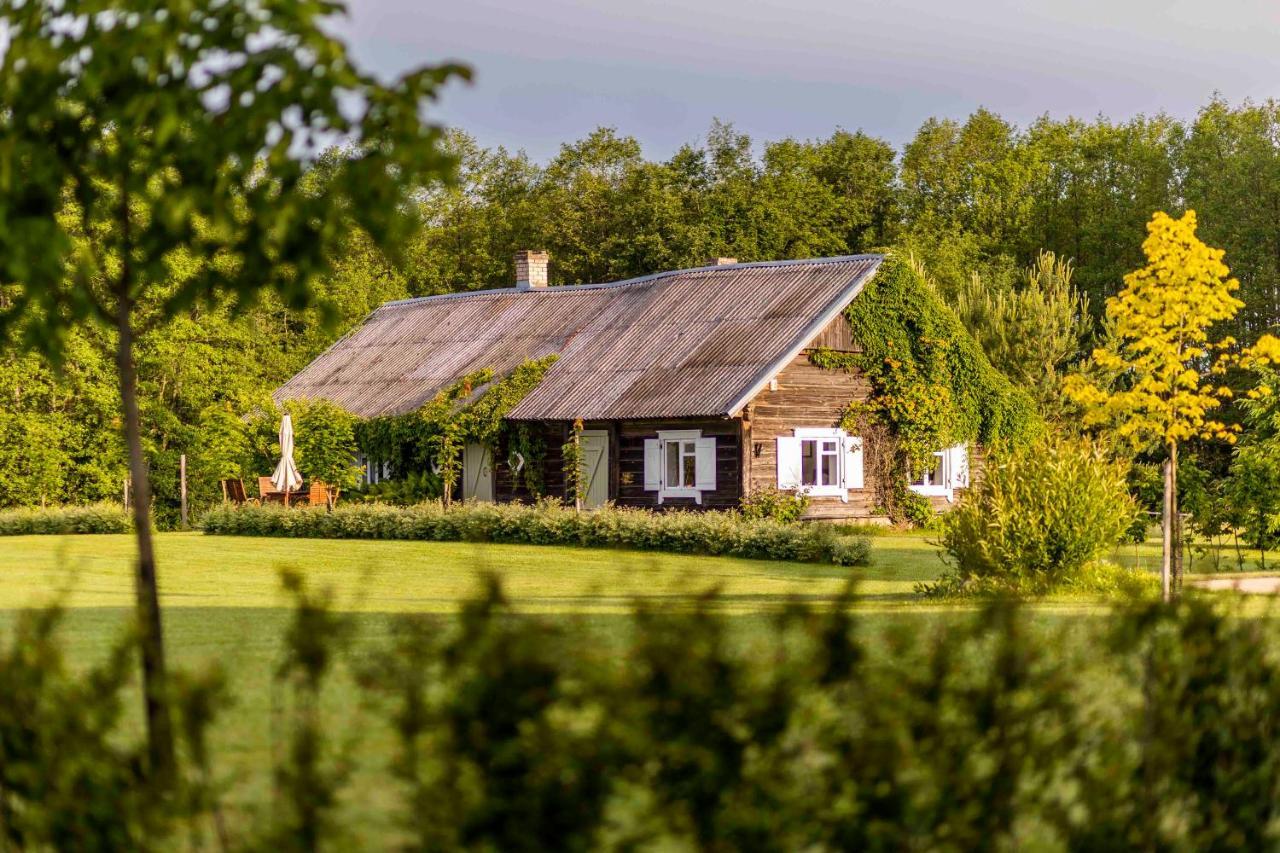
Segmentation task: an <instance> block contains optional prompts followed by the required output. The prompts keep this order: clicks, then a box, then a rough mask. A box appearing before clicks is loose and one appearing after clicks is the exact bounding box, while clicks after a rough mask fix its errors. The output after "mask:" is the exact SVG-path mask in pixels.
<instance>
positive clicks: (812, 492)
mask: <svg viewBox="0 0 1280 853" xmlns="http://www.w3.org/2000/svg"><path fill="white" fill-rule="evenodd" d="M796 494H798V495H808V496H809V497H811V498H840V499H842V500H848V499H849V490H848V489H842V488H840V487H839V486H801V487H800V488H798V489H796Z"/></svg>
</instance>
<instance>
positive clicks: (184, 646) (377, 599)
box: [0, 533, 1158, 846]
mask: <svg viewBox="0 0 1280 853" xmlns="http://www.w3.org/2000/svg"><path fill="white" fill-rule="evenodd" d="M132 555H133V542H132V539H131V538H130V537H128V536H79V537H12V538H6V539H0V571H2V572H3V574H2V577H3V584H0V633H4V634H7V629H8V628H9V627H10V626H11V625H12V624H13V621H14V619H15V617H16V615H17V612H18V611H19V610H21V609H23V608H29V607H36V606H41V605H45V604H49V603H53V602H58V603H60V604H62V605H63V606H64V607H65V608H66V610H67V613H66V616H65V621H64V625H63V634H64V637H65V639H66V643H67V649H68V651H69V654H70V657H71V660H72V662H73V664H74V665H85V664H87V663H88V662H90V661H93V660H95V659H98V658H100V657H101V656H102V655H103V654H105V652H106V651H107V650H108V649H109V648H110V647H111V646H112V644H113V643H114V642H116V641H117V640H118V638H119V637H120V636H121V634H122V632H124V631H125V629H126V627H127V625H128V623H129V618H130V615H131V607H132V603H133V586H132V576H131V559H132ZM1115 556H1116V557H1117V558H1119V559H1122V560H1124V561H1126V562H1134V561H1136V562H1137V563H1139V564H1141V565H1143V566H1144V567H1146V568H1152V567H1154V566H1156V565H1157V564H1158V551H1157V550H1156V546H1155V543H1149V544H1147V545H1144V546H1141V547H1139V548H1137V549H1133V548H1126V549H1122V550H1121V551H1119V552H1117V554H1116V555H1115ZM158 557H159V565H160V579H161V590H162V599H163V605H164V616H165V625H166V631H167V639H168V644H169V655H170V663H171V665H172V666H174V667H176V668H180V669H186V670H194V671H198V670H201V669H203V668H206V667H209V666H214V665H216V666H220V667H222V668H223V669H224V670H225V672H226V673H227V675H228V677H229V689H230V693H231V696H232V698H233V704H232V705H231V707H230V708H228V709H227V710H226V711H225V712H224V713H223V715H222V717H221V719H220V720H219V722H218V723H217V725H216V727H215V730H214V738H213V743H214V746H215V750H214V754H215V755H216V756H217V768H218V771H219V773H220V775H221V776H222V777H223V778H224V780H225V781H226V782H227V784H228V791H229V793H228V796H227V801H228V802H229V803H230V804H231V805H232V806H233V807H235V808H248V809H252V808H269V807H270V806H269V803H270V795H269V791H270V772H269V768H270V767H271V760H272V756H273V755H275V754H278V753H279V750H280V748H281V733H280V725H279V719H280V717H279V710H280V705H281V701H282V695H281V691H280V689H279V688H278V686H276V685H275V682H274V680H273V674H274V672H275V670H276V668H277V666H278V665H279V662H280V660H281V639H282V637H283V635H284V632H285V628H286V626H287V624H288V621H289V618H290V603H289V600H288V599H287V597H286V595H285V593H284V592H283V590H282V586H281V582H280V573H281V571H282V570H283V569H284V568H286V567H288V568H293V569H297V570H299V571H301V572H302V574H303V575H304V576H305V577H306V578H307V580H308V582H309V583H310V584H311V585H313V586H314V587H317V588H324V589H328V590H331V591H332V595H333V603H334V606H335V607H336V608H337V609H338V610H341V611H343V612H345V613H347V614H349V615H350V618H351V620H352V622H353V624H354V631H353V633H352V635H351V636H352V639H351V640H350V642H349V643H348V644H347V646H346V648H345V651H346V653H347V654H346V656H345V657H346V660H345V662H344V665H343V667H340V668H339V671H338V673H337V674H336V676H335V678H334V679H333V681H332V683H331V684H330V685H329V687H328V689H327V690H326V693H325V701H324V705H325V707H324V710H325V714H326V717H327V718H328V719H330V720H331V721H332V722H333V723H334V724H335V725H334V727H333V731H334V732H335V733H338V734H339V736H340V737H341V738H343V739H347V738H351V739H352V740H350V742H349V745H350V746H351V747H352V755H354V756H355V757H356V768H357V772H356V775H355V777H354V778H353V780H352V785H351V786H350V788H349V790H348V793H347V796H346V799H345V804H344V808H345V814H346V815H347V817H348V818H349V820H350V821H352V823H353V825H358V826H361V827H364V828H365V830H367V833H365V832H362V834H363V835H365V837H366V838H373V839H378V838H383V837H387V834H388V833H390V832H391V828H390V821H391V820H392V817H391V815H392V814H393V808H392V795H391V792H390V791H389V790H388V788H387V786H386V784H385V780H386V776H385V773H383V772H382V771H383V770H384V768H385V767H386V763H387V761H388V760H389V758H390V757H391V755H392V753H393V750H394V746H393V740H392V738H391V736H390V734H389V732H388V731H387V730H386V729H385V727H384V726H383V725H382V724H381V722H380V720H379V718H378V716H377V715H376V714H375V713H374V712H373V711H372V710H371V708H370V707H369V705H368V703H367V702H366V701H365V698H364V697H362V696H361V695H360V693H359V691H358V690H357V689H356V687H355V686H354V683H353V682H352V680H351V678H350V676H349V672H348V671H347V670H346V664H349V663H351V662H353V661H356V660H358V659H359V658H360V657H361V655H362V651H361V650H362V648H366V647H367V645H368V644H381V643H383V642H385V641H387V640H388V639H390V637H391V634H392V632H393V630H394V626H395V620H396V618H397V616H400V615H404V614H414V613H425V614H435V615H438V616H440V617H441V618H442V619H444V618H447V616H448V615H449V614H453V613H456V612H457V610H458V608H459V606H460V605H461V604H462V603H463V602H464V601H466V600H467V599H468V598H470V597H472V596H474V595H475V594H476V593H477V591H478V590H479V589H480V588H481V579H482V576H483V574H484V573H486V572H492V573H494V574H496V575H498V576H499V577H500V578H501V580H502V583H503V586H504V589H505V591H506V593H507V595H508V596H509V598H510V600H511V602H512V606H513V608H514V609H515V610H516V611H517V612H519V613H522V614H530V615H538V616H544V617H550V618H554V619H556V620H559V621H565V622H570V623H573V627H574V630H582V631H583V632H584V638H586V637H591V638H592V640H593V641H594V640H602V641H603V642H609V638H610V637H618V636H622V635H624V634H625V632H626V631H627V630H628V625H629V620H628V615H627V614H628V613H629V612H630V611H631V609H632V608H633V607H634V605H635V604H636V602H645V603H646V604H648V605H651V606H656V607H662V608H666V607H671V608H680V607H687V606H690V605H692V603H693V602H694V601H695V599H697V598H698V597H699V596H701V595H703V594H704V593H706V592H708V591H710V590H715V591H716V592H717V593H718V598H717V606H718V607H719V608H721V609H722V610H723V612H725V614H726V615H729V616H731V617H732V618H733V623H734V627H735V629H740V630H738V631H737V632H736V633H738V634H740V635H741V638H742V641H743V642H745V643H750V642H751V641H752V638H753V636H754V635H756V634H758V633H762V632H757V631H755V630H753V627H755V626H762V625H763V624H764V620H767V619H769V618H770V617H769V615H770V614H771V613H773V612H776V611H777V610H778V609H779V608H780V607H781V606H783V605H784V604H785V603H787V602H788V601H792V600H796V599H798V600H802V601H805V602H808V603H810V604H815V605H818V606H822V605H824V604H828V603H830V602H832V601H834V600H835V599H836V597H837V596H839V595H840V593H841V591H842V590H843V589H844V588H845V586H846V584H847V583H848V581H849V579H850V577H853V578H855V579H856V580H857V581H858V593H859V596H860V598H859V600H858V609H859V610H860V611H862V614H863V617H862V622H861V624H862V625H863V626H864V627H865V628H866V629H868V630H882V629H883V630H889V629H895V628H901V627H903V626H904V624H906V625H910V626H911V627H912V628H913V629H914V628H916V627H918V629H919V630H920V631H925V630H927V629H928V627H929V626H930V625H931V624H937V623H938V622H939V621H946V620H949V619H953V618H955V617H956V613H957V611H965V610H969V609H971V605H955V604H938V603H932V602H928V601H921V600H920V599H919V598H917V597H916V596H915V595H914V592H913V591H914V588H915V586H916V584H917V583H919V582H921V581H927V580H930V579H932V578H934V577H936V576H937V575H938V574H939V573H940V572H941V571H942V569H943V564H942V562H941V560H940V558H939V556H938V552H937V549H936V548H935V546H933V545H932V544H931V543H930V541H929V537H928V536H927V535H920V534H888V535H883V536H877V537H875V538H874V539H873V556H872V560H873V562H872V565H871V566H869V567H859V568H855V569H852V570H850V569H843V568H839V567H835V566H825V565H814V564H803V563H780V562H769V561H754V560H739V559H731V558H707V557H691V556H675V555H667V554H653V553H637V552H625V551H610V550H590V549H579V548H558V547H543V546H516V545H476V544H468V543H424V542H374V541H367V542H362V541H328V540H298V539H256V538H241V537H212V536H204V535H202V534H198V533H165V534H160V535H159V537H158ZM1102 613H1104V609H1103V607H1102V606H1100V605H1099V604H1098V603H1096V602H1091V601H1087V600H1079V599H1077V600H1057V601H1049V602H1044V603H1042V604H1039V605H1036V614H1037V619H1038V620H1041V621H1043V622H1045V623H1046V624H1049V625H1054V626H1062V625H1063V624H1067V625H1069V626H1070V629H1071V630H1072V631H1081V632H1084V633H1085V634H1086V635H1089V634H1091V633H1092V632H1093V630H1094V626H1095V625H1096V624H1097V623H1098V620H1097V619H1096V618H1095V617H1097V616H1100V615H1101V614H1102ZM1064 620H1065V623H1064ZM1088 645H1089V644H1088V643H1082V644H1081V647H1087V646H1088ZM139 705H140V700H139V701H136V702H133V703H132V706H131V707H132V710H134V711H136V710H137V708H138V706H139ZM137 723H138V720H137V719H136V715H135V718H134V719H132V720H131V725H133V726H135V727H136V726H137ZM372 773H381V775H380V776H378V777H377V778H378V779H380V780H381V781H380V782H378V783H368V784H362V783H361V781H360V780H361V778H363V777H364V774H372ZM367 778H374V777H372V776H370V777H367ZM376 846H380V845H376Z"/></svg>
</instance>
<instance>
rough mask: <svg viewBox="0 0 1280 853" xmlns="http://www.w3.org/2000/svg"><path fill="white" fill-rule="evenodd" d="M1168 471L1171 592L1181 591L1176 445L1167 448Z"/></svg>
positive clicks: (1179, 592)
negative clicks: (1170, 512) (1171, 523)
mask: <svg viewBox="0 0 1280 853" xmlns="http://www.w3.org/2000/svg"><path fill="white" fill-rule="evenodd" d="M1169 471H1170V473H1171V474H1172V478H1171V479H1172V481H1173V482H1172V485H1171V486H1170V489H1169V503H1170V510H1171V511H1172V515H1171V517H1172V519H1173V583H1172V586H1173V594H1174V595H1179V594H1181V592H1182V514H1181V513H1180V512H1179V511H1178V446H1177V445H1176V444H1175V445H1173V446H1172V447H1170V448H1169Z"/></svg>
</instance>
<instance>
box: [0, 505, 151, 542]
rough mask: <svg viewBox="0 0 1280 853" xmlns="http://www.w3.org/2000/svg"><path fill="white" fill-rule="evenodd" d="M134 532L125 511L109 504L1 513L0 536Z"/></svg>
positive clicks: (7, 510) (21, 509) (8, 510)
mask: <svg viewBox="0 0 1280 853" xmlns="http://www.w3.org/2000/svg"><path fill="white" fill-rule="evenodd" d="M132 529H133V524H132V523H131V522H130V520H129V516H128V515H126V514H125V511H124V510H123V509H121V508H120V507H118V506H116V505H115V504H109V503H97V504H90V505H88V506H59V507H48V508H45V509H40V508H38V507H36V508H19V509H6V510H3V511H0V536H32V535H51V534H52V535H60V534H67V533H128V532H129V531H130V530H132Z"/></svg>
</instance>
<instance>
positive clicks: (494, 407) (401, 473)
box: [356, 354, 557, 497]
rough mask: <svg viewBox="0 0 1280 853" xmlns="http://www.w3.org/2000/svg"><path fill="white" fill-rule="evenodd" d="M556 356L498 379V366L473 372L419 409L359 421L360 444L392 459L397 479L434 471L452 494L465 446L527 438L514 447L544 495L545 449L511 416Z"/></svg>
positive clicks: (376, 456) (367, 452)
mask: <svg viewBox="0 0 1280 853" xmlns="http://www.w3.org/2000/svg"><path fill="white" fill-rule="evenodd" d="M556 358H557V356H556V355H555V354H552V355H548V356H545V357H543V358H536V359H529V360H527V361H525V362H523V363H521V364H520V365H519V366H517V367H516V369H515V370H513V371H511V373H509V374H507V375H506V376H503V377H501V378H499V379H497V380H496V381H495V379H494V371H493V369H492V368H483V369H481V370H476V371H473V372H471V373H469V374H467V375H466V376H464V377H462V378H461V379H459V380H457V381H456V382H454V383H452V384H451V385H449V386H448V387H446V388H444V389H442V390H441V391H440V392H439V393H437V394H436V395H435V397H433V398H432V399H431V400H430V401H429V402H428V403H427V404H426V405H424V406H423V407H421V408H420V409H418V410H416V411H413V412H409V413H407V414H403V415H391V416H387V417H380V418H370V419H369V420H367V421H361V422H359V423H358V424H357V425H356V443H357V445H358V446H359V448H360V450H361V451H362V452H363V453H364V454H365V455H366V456H367V457H369V458H370V459H373V460H375V461H377V462H384V461H385V462H390V463H391V471H392V476H393V477H396V478H397V479H402V478H404V477H406V476H408V475H409V474H410V473H412V472H413V471H415V470H417V471H419V472H421V471H425V470H428V469H429V470H431V471H432V474H433V476H435V477H438V478H439V479H440V481H441V488H442V490H443V494H445V495H452V493H453V490H454V486H455V485H456V484H457V482H458V478H459V477H460V476H461V473H462V450H463V448H464V447H465V446H466V445H467V444H468V443H471V442H476V443H478V444H483V445H485V446H487V447H489V448H490V449H493V448H495V447H497V446H498V444H499V443H500V441H501V438H502V437H503V436H504V435H515V436H517V437H519V436H523V437H524V438H523V440H522V441H517V442H515V443H513V444H512V445H511V446H512V448H514V449H518V450H519V452H521V453H523V454H524V457H525V463H526V464H525V467H524V469H523V473H524V476H525V478H526V483H529V484H530V491H531V492H532V493H533V494H538V492H540V491H541V480H540V479H539V478H540V476H541V473H540V469H541V461H542V458H543V455H544V454H545V448H544V447H542V446H541V442H540V441H535V440H532V439H531V438H530V436H531V435H532V434H531V433H530V432H529V431H528V430H527V429H524V428H521V427H519V426H513V425H512V424H509V423H508V422H507V421H506V420H505V418H506V416H507V413H508V412H510V411H511V410H512V409H514V408H515V407H516V405H517V404H518V403H519V402H520V401H521V400H523V399H524V397H525V395H526V394H528V393H529V392H530V391H532V390H533V389H534V388H535V387H537V385H538V383H539V382H541V381H542V377H543V376H544V375H546V372H547V371H548V370H550V369H551V365H552V364H554V363H555V361H556ZM514 452H515V450H513V453H514ZM509 455H510V454H509ZM513 467H514V466H513ZM530 469H534V470H530ZM534 484H536V485H537V486H538V488H537V489H535V488H533V485H534ZM436 494H437V495H438V494H440V493H436ZM432 496H433V497H434V496H436V495H432Z"/></svg>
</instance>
